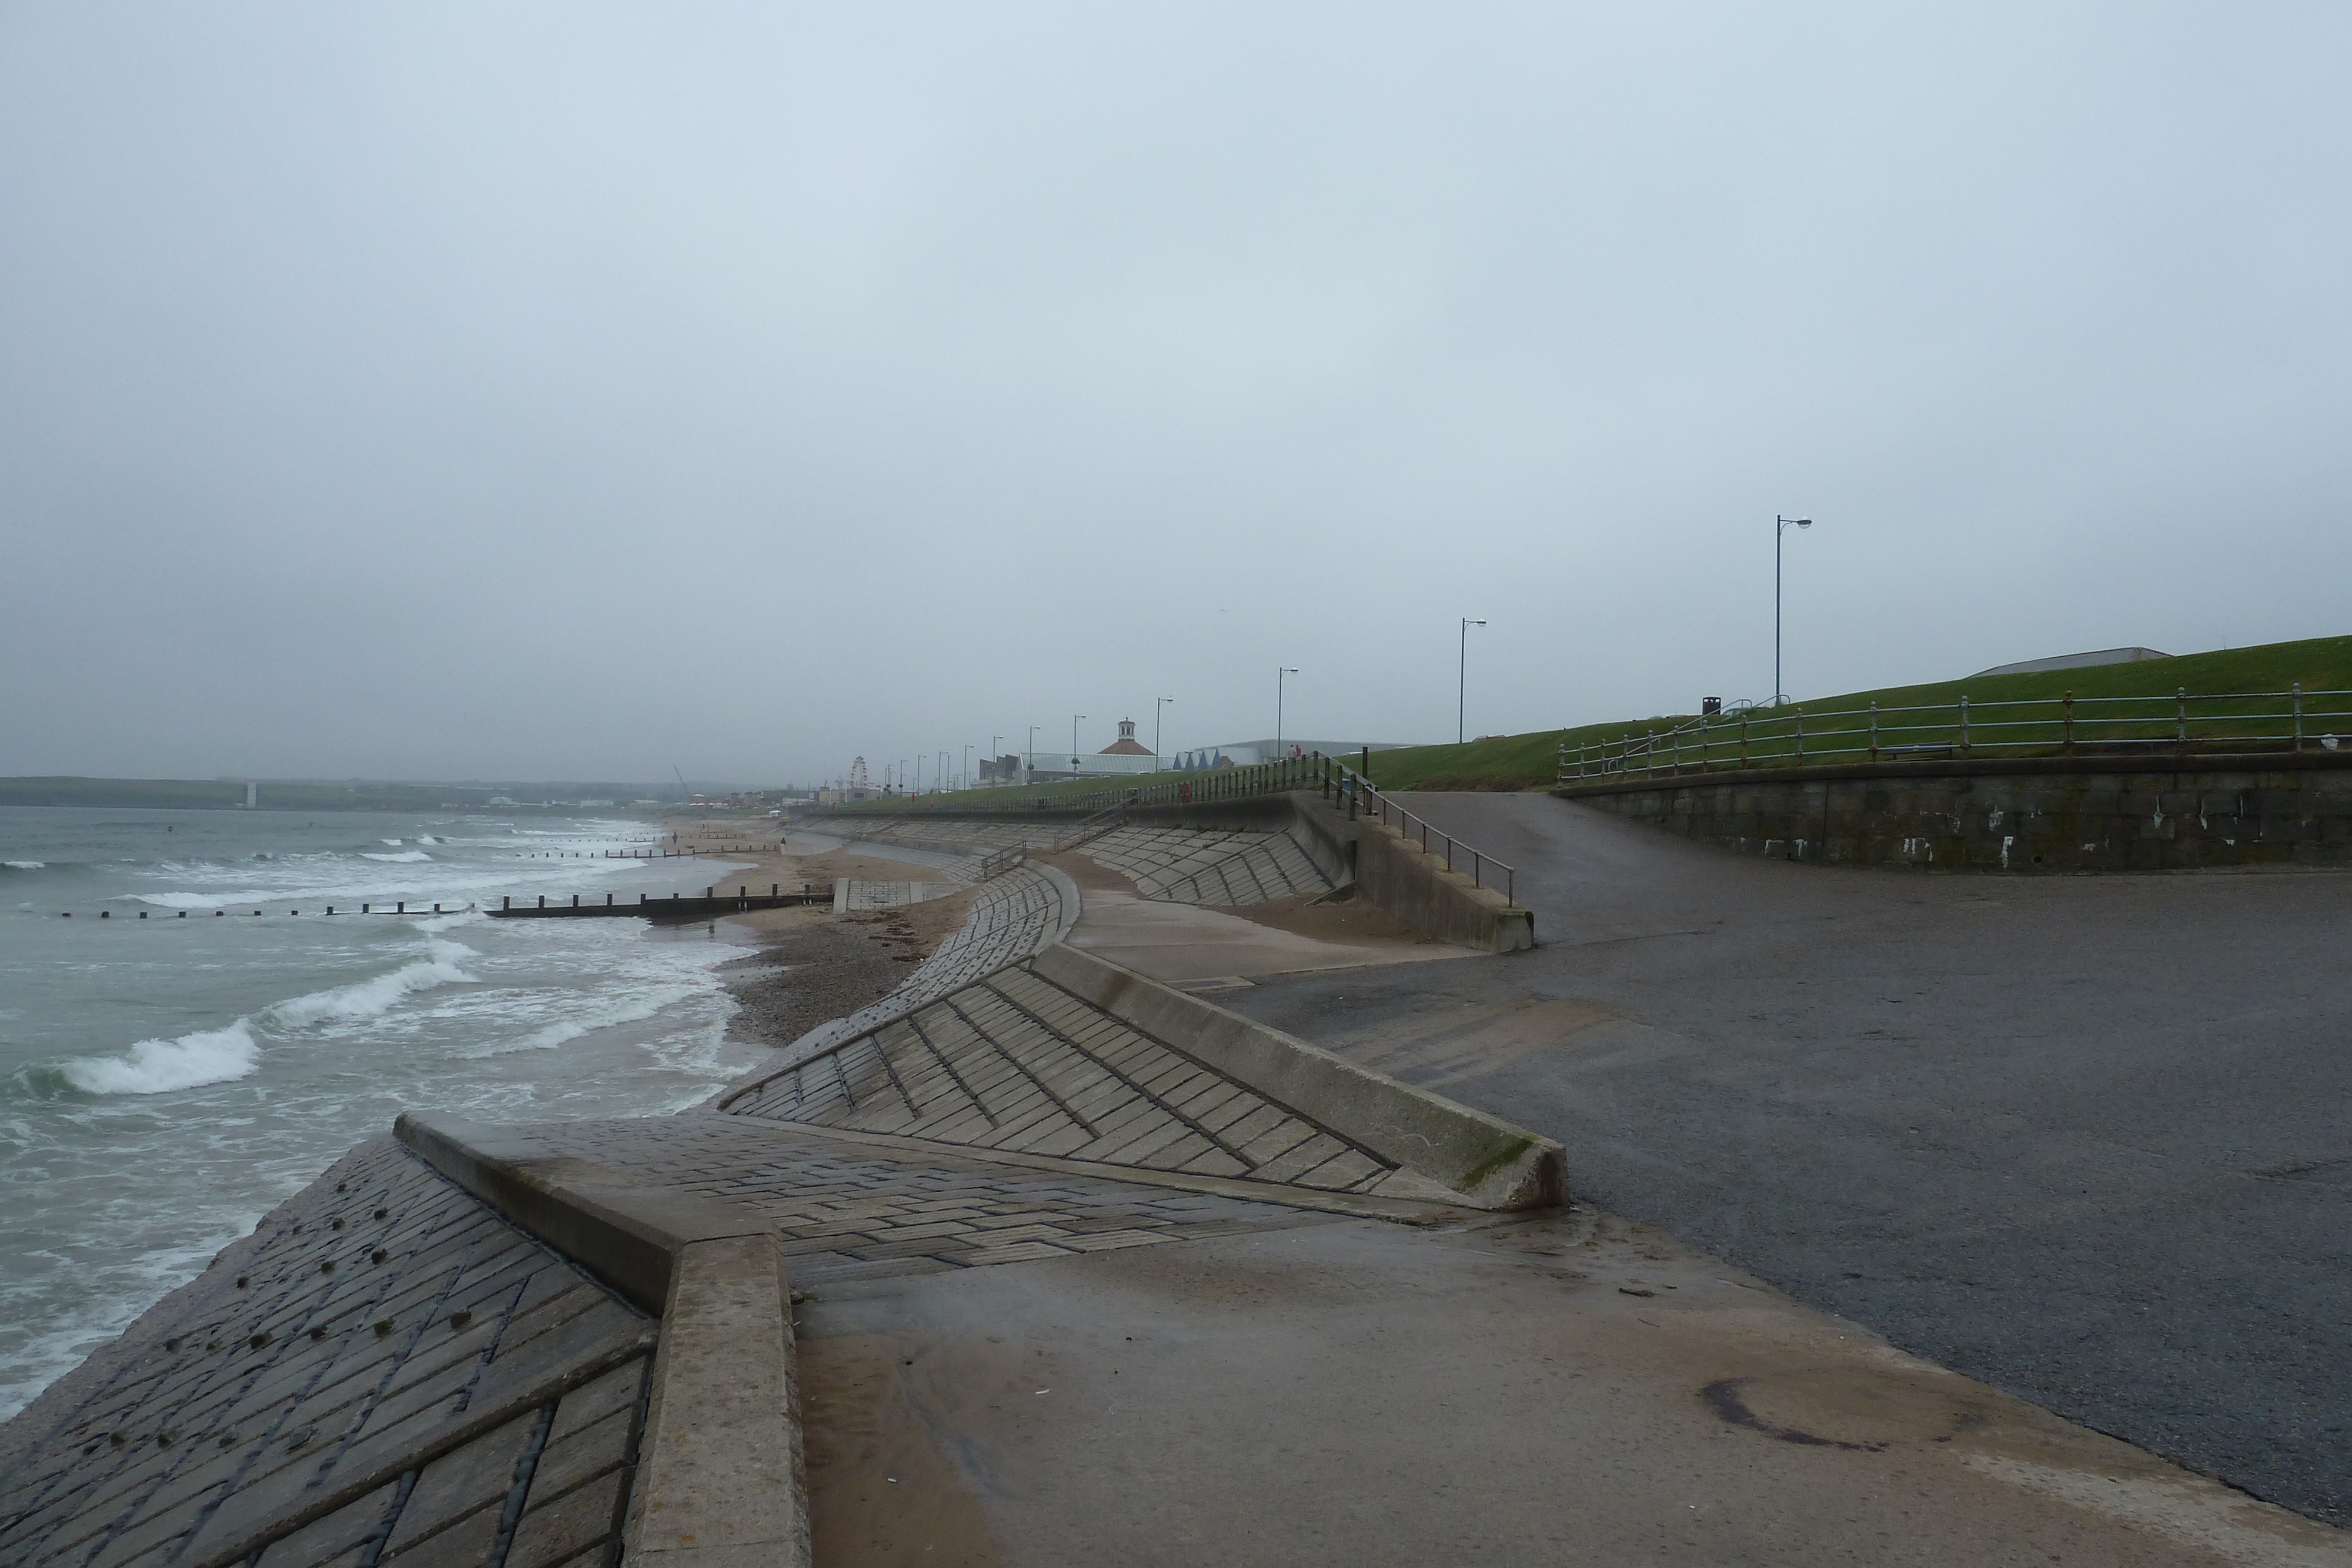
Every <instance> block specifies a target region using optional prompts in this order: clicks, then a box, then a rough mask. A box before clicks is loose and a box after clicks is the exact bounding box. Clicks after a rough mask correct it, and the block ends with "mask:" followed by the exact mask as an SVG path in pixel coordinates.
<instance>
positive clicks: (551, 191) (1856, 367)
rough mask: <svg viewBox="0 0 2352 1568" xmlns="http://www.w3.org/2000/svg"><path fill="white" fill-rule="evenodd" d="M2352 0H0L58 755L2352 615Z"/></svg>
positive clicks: (1635, 681)
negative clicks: (1780, 643) (1460, 638)
mask: <svg viewBox="0 0 2352 1568" xmlns="http://www.w3.org/2000/svg"><path fill="white" fill-rule="evenodd" d="M2347 45H2352V11H2347V9H2345V8H2344V7H2342V6H2340V5H2317V4H2314V5H2239V6H2227V7H2221V6H2212V5H2193V6H2192V5H2165V4H2149V3H2146V0H2137V3H2134V4H2128V5H2124V4H2117V5H2063V4H2061V5H2053V4H2049V3H2047V0H2042V3H2037V4H2033V5H2010V6H2004V5H1990V4H1970V5H1945V6H1929V5H1885V4H1856V5H1770V6H1759V5H1745V4H1741V5H1731V4H1725V5H1654V4H1638V5H1637V4H1623V5H1572V4H1551V5H1499V4H1496V5H1441V4H1436V3H1430V4H1424V5H1410V6H1408V5H1367V4H1363V3H1361V0H1349V3H1348V4H1344V5H1342V4H1329V5H1321V4H1280V3H1274V4H1269V3H1266V0H1251V3H1249V4H1245V5H1244V4H1234V5H1220V4H1203V3H1193V4H1185V5H1148V4H1135V3H1130V0H1121V3H1118V4H1093V5H1036V4H1014V3H988V4H971V3H969V0H961V3H958V4H940V5H894V4H887V3H875V0H860V3H858V4H856V5H846V4H845V5H831V6H811V5H784V4H774V3H763V4H758V5H723V4H699V5H597V4H590V3H583V0H562V4H547V5H523V4H507V5H497V4H492V5H484V4H481V3H480V0H467V3H466V4H462V5H457V4H448V5H441V4H420V3H417V0H402V3H401V4H398V5H327V6H322V5H315V4H309V3H304V4H299V5H297V4H283V5H240V4H233V3H232V4H216V5H164V4H105V3H102V0H48V3H32V4H27V3H24V0H14V3H10V4H7V5H5V6H0V659H5V669H6V674H5V687H4V688H0V773H9V774H17V773H47V772H84V773H112V774H131V775H171V776H209V775H213V774H221V773H248V772H253V773H261V774H264V775H281V776H282V775H302V776H313V775H317V776H344V775H365V776H373V777H390V776H407V777H414V776H438V777H580V778H617V779H653V778H656V777H660V776H664V775H666V774H667V771H668V769H669V768H670V766H671V765H672V764H673V763H676V764H677V765H679V766H681V767H683V768H685V769H686V771H687V772H688V774H690V775H693V776H695V777H698V778H731V779H744V780H752V779H762V780H776V779H810V778H814V777H820V776H831V775H835V774H837V773H839V772H840V771H841V770H842V769H843V768H845V766H846V764H847V761H848V759H849V758H850V757H851V755H853V754H856V753H863V754H865V755H866V757H867V758H871V759H873V760H874V761H875V762H876V763H877V764H878V763H879V762H881V761H882V760H884V759H896V758H902V757H908V756H911V755H914V754H915V753H917V752H918V751H929V750H936V749H942V748H954V749H955V750H956V753H957V756H958V758H959V759H961V747H962V746H964V745H965V744H967V743H970V744H972V745H974V746H976V747H985V745H986V744H987V742H988V741H989V739H990V737H992V735H1001V736H1005V737H1010V738H1008V740H1007V741H1006V743H1005V744H1006V746H1007V747H1008V748H1010V747H1018V746H1019V745H1020V744H1022V737H1025V735H1026V727H1027V726H1029V725H1031V724H1037V725H1039V726H1041V727H1042V728H1041V731H1040V735H1039V741H1040V744H1041V746H1059V745H1061V744H1064V743H1066V740H1067V738H1068V734H1069V720H1070V715H1071V714H1073V713H1085V714H1087V715H1089V716H1090V718H1089V720H1088V721H1087V724H1086V725H1085V726H1084V727H1083V728H1082V738H1083V739H1084V741H1085V743H1086V744H1087V746H1088V747H1089V749H1091V748H1092V747H1098V746H1100V745H1102V744H1104V743H1105V742H1106V741H1107V740H1108V739H1109V738H1110V736H1111V727H1112V724H1113V723H1114V722H1115V721H1116V720H1117V719H1118V718H1119V717H1121V716H1133V717H1135V718H1137V719H1139V721H1141V722H1142V724H1143V726H1144V731H1145V735H1146V737H1147V738H1148V737H1149V735H1150V719H1151V711H1152V703H1151V699H1152V698H1153V697H1154V696H1155V695H1172V696H1174V697H1176V698H1177V702H1176V705H1175V706H1173V707H1171V708H1170V709H1169V710H1168V713H1169V731H1168V746H1169V747H1170V748H1171V749H1173V748H1175V747H1180V746H1186V745H1196V744H1200V743H1203V742H1208V741H1217V740H1230V739H1240V738H1245V737H1254V736H1261V735H1265V734H1268V733H1270V732H1271V731H1272V728H1273V723H1274V714H1273V707H1274V685H1275V679H1274V671H1275V667H1276V665H1277V664H1291V665H1297V666H1298V667H1299V669H1300V670H1301V672H1302V673H1301V674H1298V675H1297V676H1295V677H1293V678H1292V679H1291V682H1290V685H1289V699H1288V704H1287V709H1286V728H1287V729H1288V730H1290V731H1291V732H1292V733H1296V734H1308V735H1314V736H1318V737H1335V738H1336V737H1359V736H1361V737H1375V738H1390V739H1398V740H1412V739H1436V738H1451V737H1452V735H1453V731H1454V677H1455V670H1454V653H1455V639H1456V632H1457V621H1458V618H1459V617H1461V616H1464V615H1472V616H1480V617H1484V618H1486V620H1487V621H1488V622H1490V624H1489V625H1488V626H1487V627H1486V628H1485V629H1483V630H1478V631H1474V632H1472V638H1473V641H1472V644H1471V662H1470V670H1469V676H1470V679H1469V688H1470V703H1469V723H1470V726H1471V728H1472V729H1473V731H1474V732H1491V731H1497V730H1506V729H1507V730H1525V729H1532V728H1538V727H1550V726H1555V725H1559V724H1563V723H1571V722H1585V721H1589V720H1592V719H1598V718H1604V717H1610V716H1624V715H1633V716H1639V715H1645V714H1650V713H1654V712H1661V711H1668V710H1674V711H1685V710H1688V709H1690V708H1692V707H1694V706H1696V702H1697V699H1698V698H1699V697H1700V696H1701V695H1724V696H1727V697H1741V696H1752V697H1762V696H1765V695H1769V691H1770V688H1771V624H1772V616H1771V611H1772V606H1771V581H1772V579H1771V569H1772V549H1771V536H1772V518H1773V516H1774V514H1776V513H1780V512H1788V513H1792V514H1794V513H1803V514H1806V515H1810V516H1811V517H1814V518H1816V519H1817V520H1818V521H1817V524H1816V526H1815V527H1814V528H1812V529H1811V531H1810V532H1809V533H1806V534H1804V535H1801V536H1800V535H1791V536H1790V545H1789V563H1788V564H1789V581H1788V619H1789V636H1788V672H1789V673H1788V685H1789V689H1790V691H1791V692H1793V693H1795V694H1798V695H1804V694H1807V693H1822V692H1830V691H1838V690H1845V689H1852V688H1853V687H1856V686H1860V685H1877V684H1883V683H1892V682H1895V681H1902V680H1911V679H1936V678H1942V677H1946V676H1950V675H1955V674H1966V673H1967V672H1969V671H1970V670H1974V669H1979V668H1982V667H1983V666H1985V665H1988V664H1996V663H2000V662H2003V661H2007V660H2011V659H2021V658H2028V657H2032V656H2036V655H2041V654H2046V653H2063V652H2069V651H2073V650H2076V649H2084V648H2097V647H2105V646H2109V645H2114V644H2117V643H2146V644H2148V645H2151V646H2154V647H2158V648H2163V649H2166V650H2168V651H2171V652H2191V651H2196V650H2200V649H2204V648H2210V647H2218V646H2221V645H2222V644H2224V643H2250V642H2270V641H2276V640H2281V639H2285V638H2293V637H2306V636H2320V635H2327V634H2333V633H2339V632H2347V631H2352V617H2347V614H2346V612H2345V610H2344V601H2345V591H2346V585H2347V581H2352V570H2347V569H2352V539H2347V529H2346V528H2345V527H2344V517H2345V512H2346V500H2347V494H2352V446H2347V441H2346V439H2345V432H2346V430H2347V406H2346V405H2347V397H2346V390H2345V389H2346V374H2347V347H2352V344H2347V279H2352V266H2347V263H2352V256H2347V248H2352V245H2348V244H2347V242H2352V213H2348V212H2347V192H2346V183H2347V172H2346V171H2347V168H2352V159H2347V153H2352V141H2348V140H2347V119H2352V93H2347V92H2346V91H2345V90H2344V88H2343V83H2344V80H2345V78H2346V71H2347Z"/></svg>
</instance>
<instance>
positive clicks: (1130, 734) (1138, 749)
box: [1095, 718, 1152, 757]
mask: <svg viewBox="0 0 2352 1568" xmlns="http://www.w3.org/2000/svg"><path fill="white" fill-rule="evenodd" d="M1095 755H1096V756H1097V757H1150V756H1151V755H1152V751H1151V748H1150V747H1148V746H1146V745H1144V744H1143V742H1141V741H1139V740H1138V739H1136V738H1135V721H1134V720H1133V719H1131V718H1123V719H1120V720H1119V721H1118V739H1117V740H1114V741H1112V742H1111V743H1110V744H1109V745H1108V746H1106V747H1103V748H1102V749H1101V750H1100V751H1097V753H1095Z"/></svg>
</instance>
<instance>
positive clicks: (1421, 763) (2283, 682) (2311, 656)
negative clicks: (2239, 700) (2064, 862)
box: [869, 637, 2352, 811]
mask: <svg viewBox="0 0 2352 1568" xmlns="http://www.w3.org/2000/svg"><path fill="white" fill-rule="evenodd" d="M2298 681H2299V682H2301V683H2302V684H2303V686H2304V688H2305V690H2306V691H2344V690H2352V637H2317V638H2313V639H2310V640H2308V641H2305V642H2300V643H2264V644H2262V645H2260V646H2257V647H2252V648H2229V649H2223V650H2221V651H2220V652H2216V653H2184V654H2181V655H2179V656H2178V657H2175V658H2170V659H2148V660H2143V661H2141V662H2139V663H2137V664H2101V665H2097V666H2095V667H2093V668H2090V669H2083V670H2042V671H2038V672H2036V673H2034V674H2022V675H1989V676H1979V677H1971V678H1967V679H1962V680H1957V681H1935V682H1930V683H1927V684H1926V685H1915V686H1885V687H1880V688H1878V689H1875V690H1870V691H1859V692H1843V693H1840V694H1837V695H1832V696H1824V697H1813V698H1809V699H1807V700H1806V701H1803V702H1801V703H1796V704H1792V705H1790V706H1792V707H1796V708H1802V709H1805V710H1807V711H1808V712H1809V713H1814V714H1828V713H1832V712H1837V711H1840V710H1846V709H1859V708H1866V707H1867V706H1869V705H1870V704H1871V703H1873V702H1875V703H1876V704H1878V706H1880V708H1881V709H1887V708H1902V707H1938V706H1948V705H1951V704H1956V703H1958V701H1959V699H1960V698H1961V697H1962V696H1964V695H1965V696H1966V697H1968V699H1969V702H1970V703H1971V704H1983V703H1996V702H2016V701H2022V700H2031V699H2043V700H2048V699H2054V698H2058V697H2061V696H2063V695H2065V694H2066V693H2068V692H2072V693H2074V695H2075V696H2076V697H2078V698H2084V697H2147V698H2150V699H2158V700H2157V701H2156V702H2155V704H2154V706H2150V707H2149V708H2147V710H2145V711H2146V712H2147V714H2148V716H2149V723H2148V724H2147V726H2146V728H2147V731H2148V732H2149V733H2150V734H2158V733H2168V731H2166V730H2165V722H2166V721H2165V720H2164V719H2163V718H2162V717H2161V716H2160V713H2159V710H2160V709H2161V708H2162V706H2163V703H2162V699H2169V698H2170V697H2171V696H2172V695H2173V694H2174V693H2175V692H2176V691H2178V690H2179V689H2180V688H2182V687H2186V688H2187V689H2188V690H2189V693H2190V695H2192V696H2194V695H2202V694H2219V693H2224V692H2284V691H2285V690H2286V689H2287V687H2288V686H2289V685H2291V684H2292V683H2294V682H2298ZM2329 706H2334V707H2339V708H2340V707H2343V706H2352V705H2347V704H2346V703H2345V702H2342V701H2337V702H2334V703H2331V704H2330V705H2329ZM2267 707H2268V708H2270V709H2277V710H2279V711H2281V712H2283V711H2284V704H2283V703H2275V702H2274V703H2272V704H2269V705H2267ZM1783 711H1786V710H1783ZM2244 711H2252V705H2248V706H2246V708H2245V709H2244ZM1990 716H1992V715H1988V717H1990ZM1696 717H1697V716H1696V714H1659V715H1654V716H1651V717H1648V718H1642V719H1612V720H1609V721H1608V722H1606V723H1603V724H1588V725H1580V726H1576V727H1571V728H1568V729H1544V730H1536V731H1533V732H1531V733H1529V734H1526V735H1503V736H1495V737H1490V738H1488V739H1485V740H1474V741H1470V742H1467V743H1466V744H1464V745H1460V746H1409V747H1400V748H1399V749H1397V750H1395V751H1375V752H1374V753H1372V758H1371V772H1372V782H1373V783H1374V784H1376V785H1378V786H1379V787H1380V788H1381V789H1547V788H1549V786H1550V785H1551V784H1552V783H1553V781H1554V778H1555V773H1556V769H1557V768H1558V766H1559V748H1560V747H1561V746H1562V745H1563V744H1565V745H1566V746H1567V747H1569V748H1570V750H1571V751H1573V750H1574V749H1575V748H1576V747H1579V746H1583V745H1595V744H1599V743H1601V742H1607V743H1608V744H1610V745H1612V746H1615V745H1617V744H1618V743H1620V742H1622V741H1623V740H1624V739H1626V738H1627V737H1632V738H1633V739H1634V740H1635V741H1639V740H1640V739H1641V737H1642V736H1643V732H1645V731H1649V730H1665V729H1668V728H1671V727H1674V726H1675V725H1676V724H1681V723H1685V722H1687V721H1689V720H1692V719H1695V718H1696ZM1864 722H1866V721H1862V720H1846V721H1826V720H1825V721H1823V722H1822V725H1821V727H1819V728H1818V729H1813V728H1811V727H1809V733H1810V734H1811V735H1813V736H1815V737H1819V741H1820V742H1827V741H1828V740H1829V739H1830V737H1835V736H1837V735H1839V734H1840V733H1841V732H1842V731H1843V732H1851V731H1853V730H1854V729H1856V728H1858V727H1860V726H1861V725H1862V724H1863V723H1864ZM1891 722H1893V720H1891V719H1890V723H1891ZM1954 733H1955V732H1953V731H1952V730H1950V729H1948V728H1938V729H1931V730H1925V731H1920V732H1916V733H1906V734H1905V735H1904V736H1903V737H1902V738H1903V739H1905V740H1906V741H1910V742H1921V741H1925V742H1936V741H1941V740H1948V739H1951V738H1952V737H1953V734H1954ZM1346 760H1347V761H1349V763H1350V765H1352V764H1353V762H1354V760H1355V759H1354V758H1347V759H1346ZM1168 778H1169V776H1168V775H1165V774H1163V775H1161V776H1160V778H1159V779H1156V780H1155V779H1151V778H1150V777H1138V778H1135V779H1132V780H1128V779H1066V780H1060V781H1056V782H1055V783H1051V784H1035V785H1030V786H1027V787H1025V788H1022V787H1015V788H1010V789H972V790H966V791H963V792H961V793H957V794H953V795H947V796H941V797H938V798H937V799H938V800H939V802H940V804H942V805H952V806H953V807H955V808H956V809H958V810H993V809H1004V808H1013V807H1024V808H1025V807H1027V806H1028V805H1029V803H1030V802H1031V801H1033V800H1045V801H1048V802H1050V801H1053V800H1060V799H1066V798H1069V797H1075V796H1084V795H1092V794H1097V793H1100V792H1102V791H1104V790H1107V789H1118V788H1119V787H1121V786H1122V785H1124V784H1129V783H1134V784H1146V783H1153V782H1160V783H1165V782H1167V781H1168ZM922 799H923V800H925V801H927V802H928V801H929V800H932V799H933V797H930V796H925V797H923V798H922ZM910 804H912V803H911V802H908V801H906V800H887V801H875V802H870V803H869V807H870V809H873V810H882V811H888V810H905V809H907V808H908V806H909V805H910Z"/></svg>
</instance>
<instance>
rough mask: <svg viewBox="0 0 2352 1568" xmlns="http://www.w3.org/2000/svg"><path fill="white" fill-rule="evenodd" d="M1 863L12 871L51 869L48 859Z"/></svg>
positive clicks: (0, 863)
mask: <svg viewBox="0 0 2352 1568" xmlns="http://www.w3.org/2000/svg"><path fill="white" fill-rule="evenodd" d="M0 865H5V866H6V867H7V868H8V869H9V870H10V871H47V870H48V869H49V862H47V861H0Z"/></svg>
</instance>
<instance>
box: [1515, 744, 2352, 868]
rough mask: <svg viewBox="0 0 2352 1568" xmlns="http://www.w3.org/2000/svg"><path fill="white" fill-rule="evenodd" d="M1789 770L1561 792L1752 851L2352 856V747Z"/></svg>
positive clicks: (2256, 858)
mask: <svg viewBox="0 0 2352 1568" xmlns="http://www.w3.org/2000/svg"><path fill="white" fill-rule="evenodd" d="M2047 760H2048V763H2049V765H2048V766H2042V767H2032V768H2029V767H2027V766H2025V765H2023V764H2020V763H2015V762H2011V763H2008V764H1993V765H1984V764H1975V765H1971V764H1968V763H1958V764H1955V763H1943V764H1937V765H1933V766H1919V765H1904V766H1901V767H1898V768H1807V769H1795V768H1782V769H1774V770H1771V771H1769V772H1765V771H1761V770H1756V771H1749V772H1746V773H1741V774H1736V775H1717V776H1714V777H1711V778H1706V779H1699V778H1696V777H1690V778H1685V779H1681V780H1679V781H1676V780H1672V779H1659V780H1655V781H1647V782H1643V783H1641V784H1636V785H1623V784H1616V785H1609V786H1599V787H1596V786H1591V785H1584V786H1577V787H1570V788H1566V789H1560V790H1559V791H1557V793H1559V795H1561V796H1562V797H1564V798H1566V799H1569V800H1580V801H1582V802H1583V803H1584V804H1586V805H1589V806H1594V807H1598V808H1600V809H1601V810H1606V811H1613V812H1615V813H1617V814H1618V815H1620V816H1624V817H1630V818H1633V819H1634V820H1635V821H1643V822H1647V823H1649V824H1651V825H1652V826H1654V827H1660V828H1664V829H1665V830H1667V831H1669V832H1675V833H1680V834H1682V835H1683V836H1684V837H1685V838H1694V839H1703V840H1706V841H1707V842H1709V843H1715V844H1720V845H1722V846H1723V847H1724V848H1726V849H1731V850H1737V851H1739V852H1743V853H1748V854H1761V855H1769V856H1773V857H1776V858H1780V859H1785V860H1801V861H1816V862H1828V863H1832V864H1841V865H1874V866H1916V867H1921V868H1925V869H1929V870H1940V871H1991V872H2004V871H2005V872H2018V873H2032V872H2087V871H2193V870H2199V869H2202V868H2209V867H2216V866H2248V865H2277V866H2308V867H2328V866H2352V756H2343V757H2340V758H2339V757H2338V756H2336V755H2332V754H2324V753H2323V754H2319V755H2316V756H2305V757H2300V758H2297V757H2272V758H2248V759H2244V760H2243V762H2242V765H2231V762H2230V760H2229V759H2222V758H2200V759H2199V760H2198V764H2197V766H2195V767H2194V768H2161V767H2151V766H2148V765H2147V764H2146V763H2144V762H2140V763H2137V764H2134V763H2127V762H2124V761H2122V760H2121V759H2116V758H2081V759H2076V760H2074V761H2072V762H2069V761H2068V759H2065V758H2050V759H2047Z"/></svg>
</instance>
